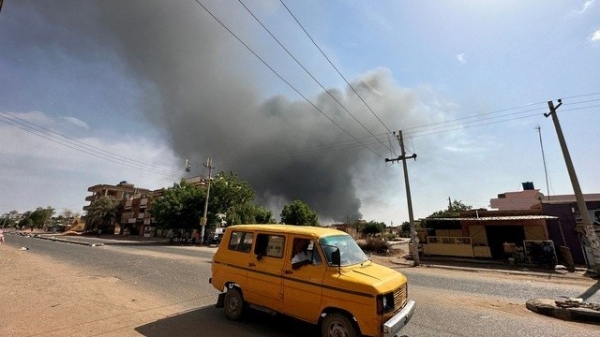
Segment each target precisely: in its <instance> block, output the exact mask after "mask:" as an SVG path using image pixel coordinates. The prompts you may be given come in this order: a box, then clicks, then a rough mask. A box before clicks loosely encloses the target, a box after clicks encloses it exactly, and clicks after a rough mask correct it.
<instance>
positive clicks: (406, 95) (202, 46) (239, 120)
mask: <svg viewBox="0 0 600 337" xmlns="http://www.w3.org/2000/svg"><path fill="white" fill-rule="evenodd" d="M61 3H62V5H61V6H55V4H46V3H45V2H43V3H42V2H40V1H37V2H33V3H31V4H30V5H31V6H36V7H39V8H40V13H43V15H44V16H45V17H46V18H47V19H48V20H53V21H55V22H56V23H57V24H60V25H63V26H65V27H66V28H68V29H74V30H76V31H77V32H79V33H81V34H85V35H86V36H88V37H89V38H90V39H92V40H93V44H96V45H101V46H103V48H109V49H110V50H111V51H112V52H113V53H115V54H116V57H117V58H118V59H119V60H120V61H121V62H122V64H123V71H124V72H126V73H127V75H128V76H130V77H131V78H133V79H135V81H136V83H137V85H139V86H140V88H142V89H143V99H142V102H143V103H142V104H143V109H142V110H143V111H144V114H145V115H146V117H147V118H148V119H149V120H151V121H152V122H153V123H154V124H155V125H156V126H157V127H158V128H160V129H161V130H163V131H164V132H165V134H167V135H168V137H169V139H168V141H169V142H170V144H171V146H172V149H173V150H174V152H175V153H176V154H177V155H178V156H179V157H180V158H182V163H183V159H186V158H189V159H190V160H191V161H192V163H193V164H194V167H193V169H192V171H193V172H198V173H200V172H204V171H202V170H201V168H202V167H201V163H203V162H204V161H205V159H206V158H207V157H209V156H210V157H212V158H213V164H214V165H215V166H216V170H217V171H226V172H230V171H231V172H235V173H237V174H238V175H239V176H240V178H241V179H243V180H246V181H248V182H249V183H250V184H251V186H252V187H253V188H254V190H255V191H256V192H257V197H258V200H257V202H259V203H261V204H263V205H267V206H269V207H271V209H272V210H273V211H274V213H275V215H278V212H279V211H280V210H281V209H282V206H283V204H285V203H287V202H290V201H293V200H296V199H298V200H302V201H304V202H306V203H307V204H308V205H309V207H311V208H312V209H314V210H316V211H317V213H318V215H319V218H320V220H321V221H324V220H325V221H326V220H334V221H345V220H346V219H349V220H354V219H360V218H361V217H362V214H361V198H369V199H370V201H371V202H373V201H377V194H378V191H379V190H383V189H385V188H387V186H386V181H387V180H388V178H389V177H387V176H386V175H389V174H394V175H398V171H395V172H393V173H389V172H388V173H386V172H381V170H380V169H375V168H376V167H379V168H381V167H383V166H384V161H383V157H382V156H387V157H389V156H390V155H391V153H390V151H389V149H386V147H384V146H383V145H382V144H381V143H380V142H377V141H376V140H374V138H373V137H372V136H371V135H370V134H369V133H368V132H367V131H365V130H364V128H362V127H361V126H360V125H358V123H356V122H355V121H354V120H353V119H352V118H351V116H350V115H349V114H348V113H347V112H346V111H344V110H343V109H342V108H341V107H340V106H339V104H338V103H336V102H335V101H334V100H333V99H332V98H331V97H330V95H329V94H328V93H327V92H321V93H319V94H317V95H312V96H309V97H308V98H309V99H310V100H311V101H312V102H313V103H314V104H315V105H316V106H317V107H318V108H319V109H320V110H321V111H322V112H323V113H324V114H326V115H327V116H328V117H329V118H330V119H332V120H333V121H334V122H335V123H336V124H338V125H339V126H340V127H341V128H340V127H338V126H336V125H335V124H334V123H333V122H332V121H330V120H329V119H328V118H327V117H325V116H324V115H323V114H322V113H321V112H319V111H318V110H317V109H315V107H314V106H312V105H311V104H309V103H308V102H306V101H305V100H304V99H302V98H301V97H297V98H290V97H289V95H288V96H284V95H280V94H277V93H276V94H274V95H270V97H267V98H264V97H265V94H264V84H265V83H274V82H275V83H279V84H280V85H281V87H282V90H285V91H286V92H289V91H290V90H289V88H288V87H287V86H286V84H285V83H283V82H281V81H280V80H279V79H278V78H277V77H276V76H275V75H273V74H272V73H271V72H270V71H269V70H268V69H267V67H265V66H264V65H263V64H262V63H261V62H260V61H259V60H257V58H256V57H255V56H254V55H252V54H251V53H250V52H249V51H248V50H247V49H246V48H244V46H242V45H241V44H240V43H239V42H238V41H237V40H236V39H235V38H234V37H233V36H232V35H231V34H230V33H228V32H227V31H226V30H225V29H223V27H221V25H219V23H218V22H216V21H215V20H214V18H213V17H211V16H210V15H209V14H208V13H206V12H205V11H204V10H203V9H202V8H201V7H200V6H198V5H197V4H196V3H195V2H194V1H158V0H157V1H148V0H128V1H107V0H99V1H64V2H61ZM233 5H234V3H228V2H227V3H225V2H221V1H218V2H212V3H210V6H209V5H207V7H210V8H211V11H214V13H215V15H216V16H218V17H220V18H223V20H224V21H225V23H226V25H228V27H229V28H230V29H231V30H232V31H234V32H236V34H239V35H240V38H241V39H243V40H244V41H247V43H248V44H249V45H253V46H259V47H256V48H257V52H259V53H264V55H265V57H266V59H267V60H272V58H271V57H274V55H275V52H271V51H265V50H264V49H260V45H261V43H262V44H263V45H264V44H266V42H265V38H264V36H262V37H261V35H259V34H257V33H255V32H254V33H253V32H252V31H250V30H249V29H248V28H247V27H248V26H250V25H252V26H254V27H255V26H256V23H254V22H250V21H247V20H248V19H247V18H244V17H241V16H240V17H237V16H236V17H231V15H227V14H228V12H227V7H228V6H233ZM240 13H241V12H240ZM3 14H4V13H3ZM229 14H231V12H229ZM238 15H239V13H238ZM67 18H68V19H67ZM77 18H78V19H77ZM90 18H94V20H90ZM85 43H86V45H88V44H92V42H90V41H87V40H86V41H85ZM269 45H270V46H271V48H273V49H276V48H279V47H278V46H276V45H275V44H274V43H273V44H269ZM67 47H69V46H67ZM80 47H81V46H80V45H77V44H75V45H73V46H70V47H69V48H71V49H72V52H73V53H80V54H81V53H88V57H94V55H93V54H92V53H93V52H94V51H97V49H93V50H92V51H89V50H88V51H83V50H81V48H80ZM314 57H321V56H320V55H319V54H317V53H316V52H315V55H314ZM353 86H354V87H355V88H356V89H357V90H358V91H359V92H360V94H361V95H362V97H363V98H365V100H366V101H367V102H369V104H370V106H371V107H372V108H373V110H374V111H376V112H377V114H378V116H379V117H380V118H381V119H382V120H383V121H384V123H386V125H392V126H390V127H395V128H397V127H398V126H399V125H400V124H402V125H410V124H412V122H411V121H414V120H416V119H418V118H421V117H419V116H417V114H416V113H415V111H416V110H415V109H416V106H417V100H416V98H415V94H414V93H413V92H411V91H408V90H405V89H401V88H399V87H398V86H397V85H396V84H395V83H394V82H393V80H392V78H391V75H390V74H389V72H388V71H387V70H385V69H377V70H374V71H372V72H370V73H367V74H364V75H363V76H360V78H357V79H356V80H354V82H353ZM328 92H329V93H330V94H331V95H333V96H335V97H336V99H337V100H338V101H340V102H341V103H342V104H343V105H344V106H345V107H346V108H347V109H348V110H349V111H350V112H352V113H353V114H354V115H355V116H356V118H358V119H359V120H360V121H361V122H362V123H363V125H364V126H366V127H367V128H368V129H369V130H371V131H372V132H373V133H374V134H375V135H377V136H378V137H379V138H380V139H381V141H382V142H383V143H384V144H385V145H388V146H389V143H388V140H387V138H386V136H385V135H384V134H385V133H386V132H387V131H386V129H385V128H384V127H383V126H382V125H381V123H379V121H377V119H375V118H374V117H373V116H372V114H371V113H370V112H369V111H368V110H367V109H366V108H365V107H364V105H363V103H362V102H361V101H360V99H359V98H358V97H356V95H355V94H354V93H353V92H352V91H351V90H349V88H337V89H336V88H332V89H328ZM261 97H263V98H261ZM399 111H402V115H401V116H399V115H398V114H399ZM400 120H401V121H400ZM342 128H343V129H344V130H345V131H344V130H342ZM349 134H351V135H352V136H353V137H355V138H356V139H359V140H360V141H361V142H362V144H361V143H359V142H357V141H356V140H355V139H353V138H352V137H351V136H350V135H349ZM393 141H394V142H395V140H393ZM396 148H397V146H396ZM375 153H376V154H375Z"/></svg>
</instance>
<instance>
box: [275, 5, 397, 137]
mask: <svg viewBox="0 0 600 337" xmlns="http://www.w3.org/2000/svg"><path fill="white" fill-rule="evenodd" d="M279 2H281V4H282V5H283V7H284V8H285V9H286V10H287V12H288V13H289V14H290V16H291V17H292V18H293V19H294V21H296V23H297V24H298V26H300V29H302V31H303V32H304V34H306V36H307V37H308V39H309V40H310V41H311V42H312V43H313V44H314V45H315V47H317V49H318V50H319V52H320V53H321V55H323V57H325V59H326V60H327V62H329V64H330V65H331V66H332V67H333V69H335V71H336V72H337V73H338V75H340V77H341V78H342V79H343V80H344V82H346V84H347V85H348V87H349V88H350V89H352V91H353V92H354V94H356V96H358V98H359V99H360V100H361V101H362V102H363V104H364V105H365V106H366V107H367V109H369V111H370V112H371V114H373V116H375V118H377V120H378V121H379V123H381V125H383V127H384V128H385V129H386V130H387V131H388V132H389V133H390V134H393V132H392V131H391V130H390V129H389V128H388V127H387V126H386V125H385V123H383V121H382V120H381V118H379V116H377V114H376V113H375V111H373V109H371V107H370V106H369V104H367V102H366V101H365V100H364V99H363V97H362V96H361V95H360V94H359V93H358V91H357V90H356V89H355V88H354V86H352V85H351V84H350V82H349V81H348V80H347V79H346V77H345V76H344V75H342V72H341V71H340V70H339V69H338V68H337V67H336V66H335V65H334V64H333V62H332V61H331V59H329V57H328V56H327V54H325V52H324V51H323V49H321V47H320V46H319V45H318V44H317V42H316V41H315V40H314V39H313V38H312V36H311V35H310V34H309V33H308V31H307V30H306V29H305V28H304V26H303V25H302V24H301V23H300V21H299V20H298V18H297V17H296V16H295V15H294V13H292V11H291V10H290V9H289V7H288V6H287V5H286V4H285V2H283V0H279Z"/></svg>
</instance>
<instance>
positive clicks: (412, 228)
mask: <svg viewBox="0 0 600 337" xmlns="http://www.w3.org/2000/svg"><path fill="white" fill-rule="evenodd" d="M394 135H395V136H396V138H398V144H400V149H401V151H402V154H401V155H400V156H398V158H393V159H389V158H385V162H386V163H387V162H390V161H391V162H395V161H399V160H402V167H403V168H404V184H405V185H406V200H407V202H408V220H409V222H410V238H411V241H412V248H413V254H412V256H413V261H414V265H415V266H418V265H419V264H420V261H419V244H418V242H417V231H416V230H415V219H414V216H413V209H412V199H411V195H410V183H409V182H408V168H407V167H406V159H410V158H413V159H415V160H416V159H417V154H416V153H413V155H412V156H410V157H406V151H405V149H404V140H403V139H402V131H398V134H397V135H396V133H395V132H394Z"/></svg>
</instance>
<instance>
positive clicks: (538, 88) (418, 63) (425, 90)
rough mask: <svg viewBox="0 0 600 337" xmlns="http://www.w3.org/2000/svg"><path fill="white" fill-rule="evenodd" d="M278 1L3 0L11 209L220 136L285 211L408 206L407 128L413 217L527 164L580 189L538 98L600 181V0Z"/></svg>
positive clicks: (73, 195)
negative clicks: (292, 204)
mask: <svg viewBox="0 0 600 337" xmlns="http://www.w3.org/2000/svg"><path fill="white" fill-rule="evenodd" d="M283 3H284V4H285V6H283V5H282V2H280V1H275V0H272V1H250V0H245V1H235V0H226V1H209V0H199V1H198V2H196V1H191V0H189V1H188V0H179V1H172V2H168V3H165V2H164V1H140V0H130V1H126V2H122V1H110V0H107V1H93V0H85V1H70V0H64V1H58V2H53V3H52V4H49V3H46V2H42V1H5V3H4V5H3V8H2V12H0V45H2V46H3V47H2V53H0V87H1V88H2V90H0V157H1V158H2V161H1V164H0V186H2V192H1V193H0V213H5V212H9V211H11V210H18V211H26V210H32V209H35V208H36V207H39V206H41V207H46V206H51V207H54V208H56V210H57V212H58V213H61V212H62V211H64V210H65V209H69V210H72V211H75V212H81V210H82V207H83V206H84V205H85V204H86V202H85V200H84V199H85V197H86V196H87V195H88V194H89V193H88V192H87V187H89V186H91V185H95V184H116V183H118V182H119V181H122V180H126V181H128V182H131V183H134V184H135V185H137V186H140V187H145V188H151V189H155V188H161V187H168V186H171V185H172V184H173V183H174V182H177V181H179V179H180V178H181V177H184V176H186V173H185V171H184V162H185V159H189V160H190V161H191V162H192V172H191V173H190V174H205V171H204V169H203V167H202V165H201V163H202V162H203V161H204V160H205V159H206V157H208V156H210V157H212V158H213V162H214V165H215V166H216V170H217V171H226V172H229V171H233V172H236V173H238V174H239V175H240V178H242V179H244V180H248V181H249V182H250V183H251V185H252V186H253V187H254V188H255V189H256V191H257V198H258V199H257V201H258V202H260V203H262V204H265V205H267V206H269V207H271V209H272V210H273V212H274V214H275V215H278V214H279V212H280V211H281V209H282V206H283V205H284V204H285V203H286V202H289V201H291V200H294V199H300V200H304V201H306V202H307V203H308V204H309V206H311V207H312V208H313V209H316V210H317V211H318V213H319V216H320V219H321V220H322V221H323V222H331V221H340V220H345V219H354V218H358V217H360V218H364V219H366V220H377V221H382V222H385V223H388V224H390V222H394V223H395V224H399V223H401V222H403V221H406V220H408V215H407V214H408V212H407V205H406V194H405V188H404V181H403V172H402V166H401V165H400V164H394V165H392V164H389V163H385V162H384V159H385V158H392V157H396V156H398V154H399V147H398V144H397V142H396V140H395V139H394V137H393V135H391V134H390V131H398V130H402V131H403V134H404V136H405V145H406V147H407V150H408V151H409V153H408V154H409V155H410V154H412V153H417V155H418V157H417V160H416V161H412V160H411V161H409V162H408V170H409V176H410V184H411V191H412V199H413V206H414V210H415V217H417V218H418V217H424V216H427V215H429V214H431V213H433V212H434V211H437V210H440V209H443V208H445V207H446V205H447V202H448V197H450V198H452V199H456V200H462V201H463V202H464V203H466V204H468V205H471V206H474V207H487V206H488V205H489V199H490V198H494V197H496V195H497V194H499V193H503V192H506V191H518V190H521V189H522V187H521V183H522V182H525V181H533V182H534V184H535V186H536V188H539V189H541V191H542V192H543V193H544V194H547V191H549V192H550V194H553V195H554V194H570V193H572V187H571V184H570V181H569V177H568V175H567V172H566V168H565V164H564V160H563V157H562V153H561V152H560V147H559V145H558V141H557V137H556V132H555V130H554V127H553V125H552V121H551V120H550V118H545V117H544V116H543V114H544V113H545V112H547V111H548V107H547V103H546V102H547V101H549V100H553V101H554V102H555V103H556V100H557V99H559V98H562V99H563V105H562V106H561V107H560V108H559V109H558V112H559V117H560V120H561V123H562V127H563V131H564V134H565V137H566V139H567V144H568V145H569V150H570V152H571V157H572V159H573V162H574V165H575V168H576V170H577V173H578V176H579V181H580V184H581V186H582V189H583V191H584V193H599V192H600V179H598V178H597V175H598V173H597V172H598V170H597V167H598V166H599V165H600V160H599V159H598V158H600V156H599V151H600V149H599V148H598V144H600V133H599V132H598V125H600V114H599V113H598V111H599V109H600V62H598V60H599V57H600V19H599V18H600V3H598V1H597V0H594V1H553V2H552V3H551V4H550V5H549V4H548V2H546V1H491V0H490V1H444V2H435V3H434V2H416V1H376V2H375V1H317V0H314V1H312V0H311V1H290V0H288V1H283ZM57 4H58V5H57ZM243 5H245V7H246V8H245V7H244V6H243ZM286 7H287V8H286ZM207 10H208V11H207ZM288 10H289V11H288ZM251 13H252V14H253V15H254V16H255V17H256V19H255V18H254V17H253V16H252V14H251ZM290 13H291V14H290ZM292 15H293V16H292ZM215 18H216V19H215ZM296 19H297V20H298V22H299V23H300V24H301V26H300V25H298V23H297V22H296V21H295V20H296ZM217 20H218V21H217ZM257 20H260V23H259V22H258V21H257ZM261 24H262V25H261ZM263 26H264V27H266V28H267V29H268V31H266V30H265V29H264V28H263ZM303 29H304V30H305V31H306V32H308V34H309V35H308V36H307V34H306V33H305V31H304V30H303ZM273 37H275V38H276V39H277V41H279V42H277V41H276V40H275V39H274V38H273ZM311 39H312V40H311ZM313 41H314V43H313ZM282 46H283V47H285V49H283V48H282ZM317 46H318V48H317ZM319 49H320V50H321V51H323V53H324V54H325V55H326V56H327V58H326V57H325V56H323V54H322V53H321V51H320V50H319ZM290 55H291V56H290ZM292 56H293V57H292ZM328 60H329V61H328ZM330 62H331V63H332V64H333V65H334V66H335V68H334V67H332V65H331V64H330ZM336 68H337V71H336ZM338 71H339V73H341V75H343V77H342V76H340V74H339V73H338ZM350 85H351V87H350ZM324 89H327V91H325V90H324ZM355 91H356V92H357V93H359V94H360V97H359V96H357V95H356V93H355ZM365 103H366V104H365ZM537 126H540V128H541V135H542V141H543V146H544V153H545V156H546V164H547V168H548V169H547V171H548V180H549V186H548V187H547V186H546V183H545V175H544V163H543V160H542V153H541V146H540V139H539V134H538V131H537V130H536V127H537Z"/></svg>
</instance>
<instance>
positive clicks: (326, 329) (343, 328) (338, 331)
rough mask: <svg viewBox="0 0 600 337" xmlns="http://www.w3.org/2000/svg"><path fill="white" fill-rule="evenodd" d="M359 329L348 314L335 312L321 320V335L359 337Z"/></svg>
mask: <svg viewBox="0 0 600 337" xmlns="http://www.w3.org/2000/svg"><path fill="white" fill-rule="evenodd" d="M358 336H359V334H358V331H357V329H356V327H355V325H354V324H353V323H352V321H351V320H350V318H348V316H346V315H344V314H342V313H338V312H333V313H330V314H328V315H327V316H325V318H324V319H323V322H321V337H358Z"/></svg>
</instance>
